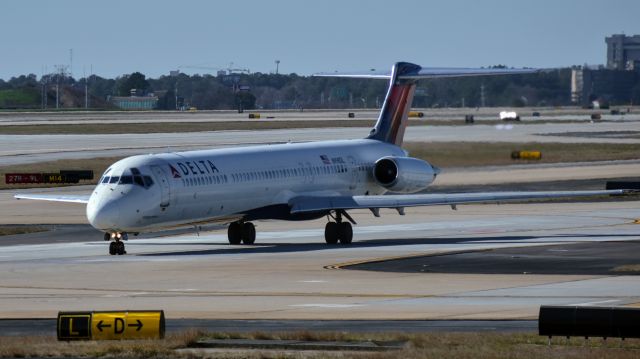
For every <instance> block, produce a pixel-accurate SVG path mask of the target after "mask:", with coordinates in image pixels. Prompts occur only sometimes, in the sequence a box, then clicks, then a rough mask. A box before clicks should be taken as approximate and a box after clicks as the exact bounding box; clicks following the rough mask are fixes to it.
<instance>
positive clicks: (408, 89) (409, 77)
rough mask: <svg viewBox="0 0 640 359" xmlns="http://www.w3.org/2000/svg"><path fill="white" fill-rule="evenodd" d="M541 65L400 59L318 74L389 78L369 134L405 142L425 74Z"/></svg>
mask: <svg viewBox="0 0 640 359" xmlns="http://www.w3.org/2000/svg"><path fill="white" fill-rule="evenodd" d="M538 71H540V70H538V69H507V68H480V69H473V68H443V67H433V68H426V67H421V66H419V65H416V64H412V63H409V62H398V63H396V64H395V65H393V67H392V68H391V72H387V71H375V70H372V71H367V72H360V73H319V74H315V75H314V76H326V77H347V78H369V79H389V89H388V90H387V96H386V98H385V100H384V103H383V105H382V109H381V110H380V115H379V116H378V121H377V122H376V125H375V127H374V128H373V129H372V130H371V133H370V134H369V136H368V137H367V138H370V139H375V140H379V141H383V142H388V143H393V144H395V145H397V146H401V145H402V141H403V138H404V131H405V129H406V127H407V124H408V122H409V110H410V108H411V103H412V102H413V95H414V92H415V89H416V81H417V80H418V79H423V78H442V77H467V76H486V75H510V74H530V73H535V72H538Z"/></svg>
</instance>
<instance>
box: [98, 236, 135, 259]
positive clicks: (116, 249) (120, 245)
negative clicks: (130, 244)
mask: <svg viewBox="0 0 640 359" xmlns="http://www.w3.org/2000/svg"><path fill="white" fill-rule="evenodd" d="M128 239H129V236H128V235H127V234H126V233H105V234H104V240H105V241H111V243H109V254H111V255H112V256H113V255H116V254H117V255H123V254H127V251H126V250H125V248H124V242H122V241H126V240H128Z"/></svg>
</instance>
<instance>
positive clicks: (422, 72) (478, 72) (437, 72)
mask: <svg viewBox="0 0 640 359" xmlns="http://www.w3.org/2000/svg"><path fill="white" fill-rule="evenodd" d="M548 70H549V69H546V70H543V69H526V68H525V69H517V68H514V69H509V68H456V67H420V66H417V65H416V66H415V67H414V68H412V69H411V70H409V71H406V72H405V73H402V74H398V76H397V77H398V79H413V80H417V79H435V78H443V77H466V76H493V75H517V74H533V73H537V72H542V71H548ZM391 75H392V74H391V71H389V70H382V71H379V70H370V71H361V72H348V73H347V72H320V73H316V74H313V76H317V77H346V78H362V79H390V78H391Z"/></svg>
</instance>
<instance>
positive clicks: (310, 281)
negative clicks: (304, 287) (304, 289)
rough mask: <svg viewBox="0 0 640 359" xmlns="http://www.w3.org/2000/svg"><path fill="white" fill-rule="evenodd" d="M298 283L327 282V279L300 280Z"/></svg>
mask: <svg viewBox="0 0 640 359" xmlns="http://www.w3.org/2000/svg"><path fill="white" fill-rule="evenodd" d="M298 283H327V281H326V280H299V281H298Z"/></svg>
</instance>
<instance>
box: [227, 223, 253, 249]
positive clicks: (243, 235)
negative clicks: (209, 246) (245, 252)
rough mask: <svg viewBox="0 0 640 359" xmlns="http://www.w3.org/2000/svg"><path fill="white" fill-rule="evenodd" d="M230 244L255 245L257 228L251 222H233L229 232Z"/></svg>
mask: <svg viewBox="0 0 640 359" xmlns="http://www.w3.org/2000/svg"><path fill="white" fill-rule="evenodd" d="M227 236H228V237H229V244H240V243H244V244H253V243H254V242H255V241H256V227H255V226H254V225H253V223H251V222H244V221H238V222H232V223H230V224H229V230H228V232H227Z"/></svg>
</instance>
